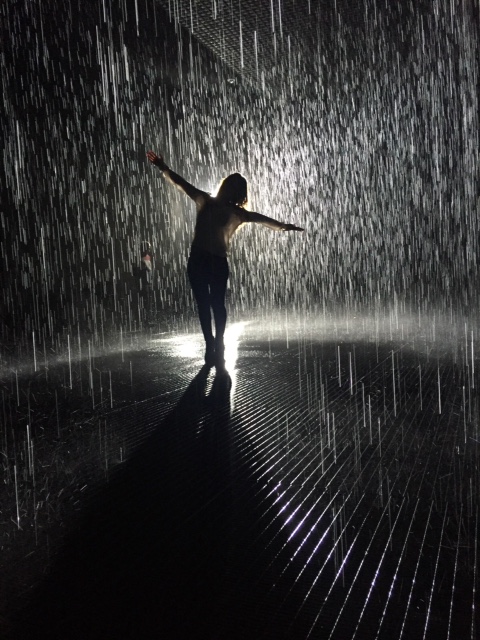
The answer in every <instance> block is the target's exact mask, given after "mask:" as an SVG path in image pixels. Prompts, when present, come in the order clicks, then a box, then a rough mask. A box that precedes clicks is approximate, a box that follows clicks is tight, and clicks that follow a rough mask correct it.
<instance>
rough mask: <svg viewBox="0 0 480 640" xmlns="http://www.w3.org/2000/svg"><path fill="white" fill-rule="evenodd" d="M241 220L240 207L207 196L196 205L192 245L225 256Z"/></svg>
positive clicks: (241, 211)
mask: <svg viewBox="0 0 480 640" xmlns="http://www.w3.org/2000/svg"><path fill="white" fill-rule="evenodd" d="M243 222H245V220H244V215H243V210H242V209H241V208H240V207H237V206H236V205H233V204H230V203H228V202H222V201H221V200H218V199H217V198H212V197H210V196H208V197H207V198H206V199H205V201H204V202H203V203H201V204H200V205H199V206H198V211H197V221H196V224H195V235H194V238H193V242H192V247H196V248H197V249H199V250H201V251H207V252H208V253H213V254H214V255H216V256H221V257H226V256H227V254H228V251H229V249H230V242H231V240H232V237H233V235H234V233H235V231H236V230H237V229H238V228H239V227H240V226H241V225H242V224H243Z"/></svg>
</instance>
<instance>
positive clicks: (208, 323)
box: [187, 247, 229, 343]
mask: <svg viewBox="0 0 480 640" xmlns="http://www.w3.org/2000/svg"><path fill="white" fill-rule="evenodd" d="M187 273H188V278H189V280H190V284H191V285H192V290H193V295H194V296H195V300H196V302H197V308H198V316H199V318H200V325H201V327H202V331H203V335H204V337H205V341H206V342H207V343H212V342H213V333H212V316H211V311H210V309H211V310H212V311H213V319H214V322H215V338H216V340H217V341H218V342H221V341H223V334H224V333H225V325H226V323H227V310H226V309H225V293H226V291H227V280H228V276H229V269H228V262H227V259H226V258H222V257H220V256H215V255H213V254H212V253H208V252H206V251H200V250H198V249H196V248H195V247H192V250H191V252H190V257H189V259H188V266H187Z"/></svg>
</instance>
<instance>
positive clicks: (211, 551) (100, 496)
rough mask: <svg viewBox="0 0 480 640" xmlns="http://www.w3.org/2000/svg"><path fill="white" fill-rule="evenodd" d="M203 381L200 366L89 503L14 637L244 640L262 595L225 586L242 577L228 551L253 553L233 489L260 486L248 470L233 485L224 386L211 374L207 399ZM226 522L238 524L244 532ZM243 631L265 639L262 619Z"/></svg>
mask: <svg viewBox="0 0 480 640" xmlns="http://www.w3.org/2000/svg"><path fill="white" fill-rule="evenodd" d="M207 381H208V369H206V368H203V369H202V370H201V371H200V372H199V373H198V374H197V375H196V376H195V378H194V379H193V380H192V382H191V384H190V385H189V387H188V388H187V390H186V392H185V393H184V395H183V396H182V398H181V400H180V401H179V403H178V404H177V406H176V407H175V408H174V410H173V411H172V412H171V413H170V414H169V415H168V416H167V418H166V419H164V420H163V421H162V422H161V424H159V425H158V427H157V428H156V430H155V432H154V434H153V435H152V436H151V437H150V438H149V439H148V441H147V442H145V443H144V444H143V445H142V446H140V448H139V449H137V450H136V451H135V452H134V454H133V455H132V456H131V457H130V458H129V459H128V461H126V462H125V463H124V464H123V465H122V466H120V467H119V468H118V469H117V471H116V473H115V474H114V475H113V476H112V478H111V479H110V482H109V483H108V484H107V485H106V486H105V487H103V488H102V489H101V490H99V491H98V492H97V494H96V495H95V496H93V497H92V499H91V501H90V503H89V504H88V506H87V507H86V508H85V510H84V512H83V513H82V514H81V516H80V517H79V520H78V522H77V523H76V526H75V529H74V530H73V531H71V532H70V533H69V534H68V536H67V538H66V541H65V545H64V548H63V550H62V552H61V553H60V555H59V557H58V559H57V561H56V563H55V566H54V568H53V570H52V572H51V574H50V575H49V577H48V579H46V580H45V581H44V583H43V584H41V585H40V586H39V587H38V588H37V589H36V590H35V593H34V594H33V596H32V598H31V600H30V602H29V603H28V606H27V607H26V608H25V609H24V611H22V612H21V615H20V616H18V617H17V619H16V620H15V621H14V628H15V632H14V637H15V638H21V639H22V640H30V639H32V640H41V639H43V638H49V639H62V640H70V639H72V640H77V639H82V640H91V639H96V638H102V639H103V640H105V639H106V638H112V639H113V638H115V639H123V638H125V639H127V638H132V639H133V638H135V639H136V640H139V639H143V638H148V639H154V638H168V639H174V638H196V639H197V638H205V639H207V638H208V639H209V640H210V639H211V640H213V639H216V638H225V637H228V638H243V637H245V638H246V637H248V636H247V635H245V633H248V632H247V630H246V629H245V628H244V630H243V631H242V628H241V627H242V626H243V625H242V623H241V621H242V619H246V617H248V616H250V612H251V606H252V603H255V602H258V601H259V600H261V598H262V595H263V594H262V593H256V592H255V589H250V588H249V585H248V584H242V583H240V584H238V585H236V586H234V587H232V588H231V585H232V584H234V583H235V581H236V576H237V575H238V573H239V572H238V567H236V562H237V561H236V560H235V557H234V556H235V549H239V548H244V547H245V545H247V546H248V545H250V544H252V545H254V543H253V540H254V539H255V536H254V535H253V534H252V537H250V534H248V533H247V534H246V533H245V532H247V531H252V527H253V529H254V520H255V517H256V516H255V515H254V514H253V513H252V512H251V511H250V510H249V509H248V510H247V509H245V511H248V513H247V512H246V513H244V514H239V513H238V508H239V502H238V500H237V502H236V506H235V507H234V506H233V503H234V502H235V501H232V491H235V492H238V491H239V486H238V483H239V482H240V484H241V485H242V486H241V488H240V492H241V493H242V495H249V499H251V496H252V495H256V494H258V487H256V488H255V478H254V474H251V473H247V474H245V473H244V474H240V476H241V479H240V480H239V478H238V477H237V474H236V472H234V471H233V469H232V435H231V428H230V386H231V381H230V378H229V376H228V375H225V374H223V375H217V376H216V377H215V379H214V381H213V384H212V386H211V388H210V390H209V391H208V393H207ZM139 419H141V416H139ZM250 485H251V486H250ZM258 500H259V501H261V497H260V495H259V497H258ZM241 504H242V502H241V501H240V505H241ZM250 506H251V500H250ZM261 507H262V508H264V507H265V504H264V503H262V505H261ZM234 508H235V509H237V511H236V512H235V514H234V513H233V509H234ZM240 509H242V507H241V506H240ZM234 521H235V522H236V523H238V522H239V521H241V522H243V524H242V525H241V526H240V531H238V525H234V524H233V523H234ZM252 523H253V525H252ZM236 529H237V531H235V530H236ZM245 536H246V537H245ZM258 588H259V587H257V589H258ZM226 591H229V595H228V597H226V596H225V592H226ZM274 608H277V607H274ZM245 626H246V627H252V626H253V627H254V628H257V629H258V635H257V634H256V635H257V637H261V633H260V627H263V626H264V625H263V623H261V624H260V626H259V627H258V626H257V623H254V622H253V621H252V620H250V622H249V623H248V624H246V625H245ZM267 626H268V624H267ZM225 634H226V635H225Z"/></svg>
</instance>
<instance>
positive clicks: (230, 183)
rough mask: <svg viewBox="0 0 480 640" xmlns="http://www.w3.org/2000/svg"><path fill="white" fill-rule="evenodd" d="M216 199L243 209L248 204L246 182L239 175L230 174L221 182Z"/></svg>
mask: <svg viewBox="0 0 480 640" xmlns="http://www.w3.org/2000/svg"><path fill="white" fill-rule="evenodd" d="M216 198H217V199H218V200H222V201H223V202H229V203H231V204H236V205H237V206H238V207H244V206H245V205H246V204H247V202H248V193H247V181H246V180H245V178H244V177H243V176H242V175H240V174H239V173H232V174H231V175H229V176H227V177H226V178H224V180H222V183H221V184H220V187H219V189H218V191H217V195H216Z"/></svg>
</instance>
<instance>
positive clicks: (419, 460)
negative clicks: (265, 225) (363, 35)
mask: <svg viewBox="0 0 480 640" xmlns="http://www.w3.org/2000/svg"><path fill="white" fill-rule="evenodd" d="M478 337H479V333H478V326H477V325H476V324H475V323H474V322H473V321H472V320H471V319H468V318H465V317H463V316H461V315H458V316H457V317H454V316H453V315H452V314H450V315H449V314H445V313H443V314H431V315H429V316H427V315H424V314H422V315H416V314H403V315H401V314H398V313H397V312H395V311H388V312H380V311H378V312H376V313H373V312H372V313H370V314H365V315H361V314H358V315H355V314H353V313H350V314H342V315H338V316H333V315H327V314H323V315H322V314H321V313H319V314H318V315H316V316H309V317H308V318H301V319H298V318H292V317H290V316H288V315H287V314H285V313H283V314H276V315H275V316H271V317H265V318H264V319H263V320H262V321H260V320H258V319H256V320H248V319H246V320H245V321H244V322H232V323H231V325H230V328H229V335H228V336H227V352H226V369H227V372H218V373H216V372H215V369H211V370H208V369H205V368H204V367H202V355H203V354H202V345H201V340H200V336H199V334H197V333H195V332H192V331H189V332H180V331H175V332H173V331H172V332H158V331H156V330H155V328H152V329H151V330H149V331H145V332H142V333H118V332H117V333H115V335H111V336H110V337H109V338H108V339H107V340H105V338H103V339H100V338H99V337H98V336H90V337H89V338H83V337H82V338H78V339H74V338H72V337H70V336H65V337H64V340H63V342H62V345H61V346H60V344H59V345H58V346H57V348H56V349H53V348H50V349H47V348H46V347H45V348H44V347H38V348H37V349H36V351H35V354H34V356H33V354H32V353H31V352H30V353H28V354H27V352H25V353H24V354H23V355H21V354H17V355H15V357H14V356H12V355H10V356H9V357H5V358H4V361H3V368H2V388H3V425H4V426H3V429H2V434H1V441H2V444H1V447H2V458H3V467H4V478H5V484H4V487H3V489H2V513H1V517H2V529H3V532H2V547H3V558H4V560H3V577H2V586H1V590H2V600H3V602H4V606H3V609H2V612H1V613H2V621H3V626H4V629H5V635H6V637H9V636H11V637H15V638H22V639H27V638H32V639H37V638H62V639H65V638H72V639H77V638H78V639H80V638H81V639H87V638H149V639H151V638H186V637H190V638H205V639H209V640H216V639H220V638H221V639H222V640H223V639H226V638H228V639H239V640H240V639H242V640H243V639H244V640H250V639H252V638H255V639H261V638H272V639H273V638H275V639H280V638H285V639H287V638H288V639H294V640H302V639H304V638H305V639H306V638H314V639H317V638H322V639H323V638H331V639H336V640H337V639H338V640H350V639H353V638H358V639H370V638H372V639H375V638H379V639H381V638H389V640H393V639H400V638H405V639H408V640H412V639H417V638H419V639H420V638H425V639H434V640H442V639H447V638H452V639H459V638H462V639H472V640H473V639H474V638H476V637H477V632H478V610H477V606H476V605H477V602H476V601H477V595H476V594H477V590H478V585H477V575H478V559H477V539H478V494H479V484H480V477H479V467H478V455H479V454H478V446H479V441H480V429H479V403H478V394H477V389H478V387H479V385H480V380H479V379H478V375H477V371H478V369H479V367H480V363H479V362H478V360H477V353H476V349H477V345H478Z"/></svg>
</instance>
